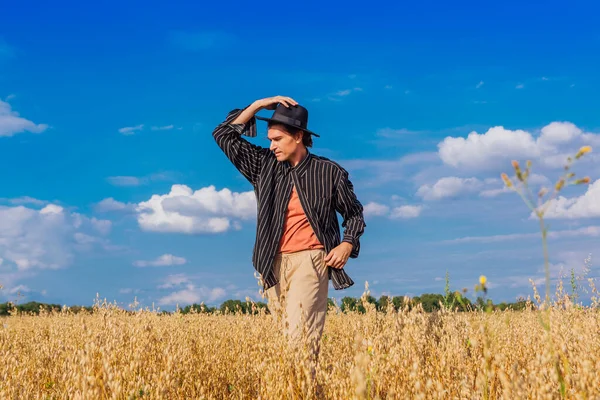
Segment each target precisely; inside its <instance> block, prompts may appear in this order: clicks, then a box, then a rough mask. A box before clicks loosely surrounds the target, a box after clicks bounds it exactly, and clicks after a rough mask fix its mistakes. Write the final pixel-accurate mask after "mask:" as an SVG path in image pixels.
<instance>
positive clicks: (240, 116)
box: [213, 96, 298, 185]
mask: <svg viewBox="0 0 600 400" xmlns="http://www.w3.org/2000/svg"><path fill="white" fill-rule="evenodd" d="M278 103H281V104H283V105H285V106H286V107H289V105H295V104H298V103H296V101H295V100H293V99H291V98H289V97H283V96H275V97H269V98H266V99H260V100H256V101H255V102H253V103H252V104H250V105H249V106H247V107H246V108H243V109H234V110H232V111H230V112H229V114H228V115H227V117H226V118H225V121H223V122H221V123H220V124H219V125H218V126H217V127H216V128H215V129H214V130H213V138H214V139H215V141H216V142H217V145H218V146H219V147H220V148H221V150H223V152H224V153H225V155H226V156H227V158H229V160H230V161H231V163H232V164H233V165H234V166H235V167H236V168H237V169H238V171H240V172H241V173H242V175H244V177H245V178H246V179H248V181H250V183H252V184H253V185H254V184H255V183H256V182H257V180H258V177H259V175H260V170H261V168H262V160H263V158H264V157H265V156H266V155H267V154H268V153H269V152H270V150H269V149H267V148H264V147H261V146H257V145H255V144H252V143H250V142H249V141H247V140H246V139H243V138H242V137H241V135H245V136H250V137H255V136H256V118H255V117H254V116H255V114H256V113H257V112H258V111H260V110H262V109H269V110H272V109H275V107H276V106H277V104H278Z"/></svg>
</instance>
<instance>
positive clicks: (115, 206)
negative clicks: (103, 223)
mask: <svg viewBox="0 0 600 400" xmlns="http://www.w3.org/2000/svg"><path fill="white" fill-rule="evenodd" d="M135 207H136V205H135V204H132V203H122V202H120V201H117V200H115V199H113V198H112V197H109V198H106V199H103V200H102V201H100V202H98V203H97V204H96V205H95V207H94V210H95V211H96V212H100V213H102V212H111V211H133V210H134V209H135Z"/></svg>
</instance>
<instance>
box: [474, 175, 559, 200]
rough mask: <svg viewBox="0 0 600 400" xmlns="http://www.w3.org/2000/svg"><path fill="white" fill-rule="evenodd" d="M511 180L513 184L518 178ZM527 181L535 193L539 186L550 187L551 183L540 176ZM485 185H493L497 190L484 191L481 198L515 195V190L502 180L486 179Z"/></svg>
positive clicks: (531, 176)
mask: <svg viewBox="0 0 600 400" xmlns="http://www.w3.org/2000/svg"><path fill="white" fill-rule="evenodd" d="M511 179H512V180H513V182H516V181H517V178H516V177H512V178H511ZM527 181H528V183H529V187H530V189H532V191H533V192H534V193H535V191H536V187H537V186H541V185H548V184H549V183H550V179H548V178H547V177H545V176H544V175H540V174H531V175H530V176H529V178H528V179H527ZM485 183H486V184H492V185H493V186H495V188H493V189H485V190H482V191H481V192H480V193H479V196H481V197H496V196H498V195H501V194H505V193H514V190H513V189H512V188H508V187H506V185H505V184H504V182H502V180H500V179H498V178H492V179H486V180H485Z"/></svg>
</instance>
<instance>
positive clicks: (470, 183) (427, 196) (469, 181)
mask: <svg viewBox="0 0 600 400" xmlns="http://www.w3.org/2000/svg"><path fill="white" fill-rule="evenodd" d="M481 186H482V182H481V181H480V180H479V179H477V178H458V177H455V176H448V177H445V178H441V179H440V180H438V181H437V182H436V183H435V184H433V185H422V186H421V187H420V188H419V190H417V196H420V197H422V198H423V200H427V201H429V200H441V199H444V198H447V197H454V196H457V195H459V194H463V193H469V192H474V191H477V190H478V189H479V188H480V187H481Z"/></svg>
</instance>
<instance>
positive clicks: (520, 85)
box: [516, 83, 525, 89]
mask: <svg viewBox="0 0 600 400" xmlns="http://www.w3.org/2000/svg"><path fill="white" fill-rule="evenodd" d="M524 87H525V85H523V84H522V83H519V84H518V85H517V86H516V89H523V88H524Z"/></svg>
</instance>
